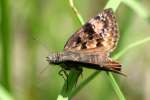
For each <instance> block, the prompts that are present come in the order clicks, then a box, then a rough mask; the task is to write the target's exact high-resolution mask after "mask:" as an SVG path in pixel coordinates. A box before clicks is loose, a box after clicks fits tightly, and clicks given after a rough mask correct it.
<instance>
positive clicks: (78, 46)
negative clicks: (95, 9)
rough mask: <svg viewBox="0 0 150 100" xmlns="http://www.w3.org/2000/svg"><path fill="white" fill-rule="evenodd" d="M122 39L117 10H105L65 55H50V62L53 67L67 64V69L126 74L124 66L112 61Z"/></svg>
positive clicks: (75, 37) (73, 40) (75, 36)
mask: <svg viewBox="0 0 150 100" xmlns="http://www.w3.org/2000/svg"><path fill="white" fill-rule="evenodd" d="M118 40H119V28H118V24H117V22H116V18H115V16H114V13H113V10H112V9H111V8H108V9H104V10H103V11H102V12H101V13H100V14H98V15H97V16H94V17H93V18H91V19H90V20H89V21H87V22H86V23H85V24H84V25H83V26H82V27H81V28H80V29H79V30H77V31H76V32H75V33H74V34H73V35H72V36H71V37H70V38H69V40H68V41H67V42H66V44H65V46H64V51H63V52H60V53H54V54H51V55H49V56H48V57H47V61H48V62H49V63H50V64H62V63H63V64H65V65H66V66H62V68H63V69H64V70H70V69H72V68H74V69H76V70H81V71H82V68H83V67H85V68H91V69H96V70H104V71H111V72H115V73H118V74H122V75H124V74H123V73H121V66H122V65H121V64H120V63H119V62H118V61H115V60H112V59H111V58H110V53H111V52H112V51H113V50H114V49H115V48H116V46H117V43H118ZM81 66H82V67H81ZM64 70H61V71H64ZM61 71H60V72H61ZM64 73H65V72H64Z"/></svg>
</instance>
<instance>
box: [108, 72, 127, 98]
mask: <svg viewBox="0 0 150 100" xmlns="http://www.w3.org/2000/svg"><path fill="white" fill-rule="evenodd" d="M107 74H108V78H109V81H110V82H111V85H112V86H113V88H114V90H115V92H116V94H117V96H118V98H119V100H126V99H125V97H124V95H123V94H122V92H121V90H120V88H119V86H118V84H117V82H116V81H115V78H114V76H113V75H112V73H111V72H108V73H107Z"/></svg>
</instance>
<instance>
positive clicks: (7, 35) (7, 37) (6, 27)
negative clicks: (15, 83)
mask: <svg viewBox="0 0 150 100" xmlns="http://www.w3.org/2000/svg"><path fill="white" fill-rule="evenodd" d="M0 5H1V11H2V12H1V15H2V16H1V19H2V20H1V36H2V37H1V39H2V66H3V68H2V70H1V72H2V80H1V82H2V84H3V85H4V87H5V88H7V89H8V90H10V80H9V77H10V67H11V66H10V59H11V52H10V51H11V32H10V20H9V16H10V15H9V14H10V13H9V11H10V9H9V0H1V3H0Z"/></svg>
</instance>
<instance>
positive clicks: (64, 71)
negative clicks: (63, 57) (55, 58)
mask: <svg viewBox="0 0 150 100" xmlns="http://www.w3.org/2000/svg"><path fill="white" fill-rule="evenodd" d="M58 74H59V75H60V76H62V78H63V79H64V80H67V79H68V73H67V72H66V70H65V69H64V68H62V69H61V70H60V71H59V72H58Z"/></svg>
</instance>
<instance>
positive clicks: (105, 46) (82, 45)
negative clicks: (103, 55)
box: [64, 9, 119, 52]
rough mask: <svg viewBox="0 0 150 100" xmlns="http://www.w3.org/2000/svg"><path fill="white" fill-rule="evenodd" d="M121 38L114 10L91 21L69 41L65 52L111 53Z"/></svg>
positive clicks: (108, 10)
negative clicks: (84, 50)
mask: <svg viewBox="0 0 150 100" xmlns="http://www.w3.org/2000/svg"><path fill="white" fill-rule="evenodd" d="M118 38H119V32H118V25H117V23H116V18H115V16H114V15H113V11H112V9H105V10H104V11H103V12H102V13H100V14H98V15H97V16H95V17H93V18H92V19H90V20H89V21H88V22H87V23H85V25H83V26H82V27H81V28H80V29H79V30H78V31H77V32H75V33H74V34H73V35H72V36H71V37H70V39H69V40H68V41H67V43H66V45H65V47H64V49H65V50H83V49H93V48H95V49H98V50H99V51H103V52H111V51H113V50H114V48H115V47H116V44H117V41H118Z"/></svg>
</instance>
